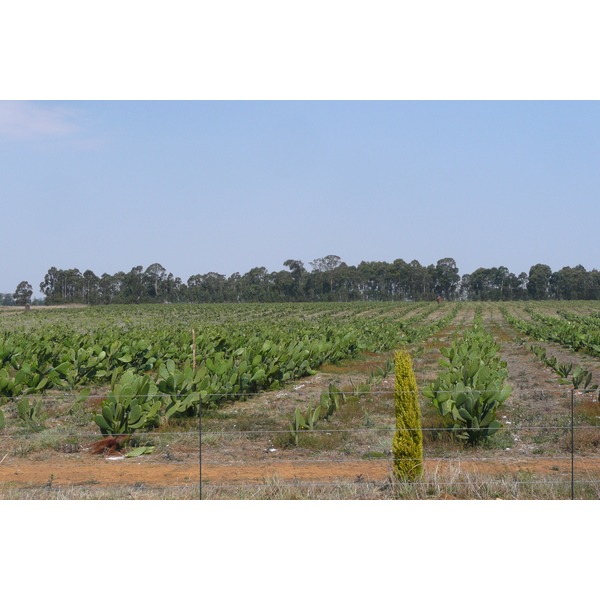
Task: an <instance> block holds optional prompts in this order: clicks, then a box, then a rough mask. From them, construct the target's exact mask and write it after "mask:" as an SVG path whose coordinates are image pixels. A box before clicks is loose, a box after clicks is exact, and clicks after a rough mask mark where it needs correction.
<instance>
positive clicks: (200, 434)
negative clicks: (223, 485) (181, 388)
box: [198, 400, 202, 500]
mask: <svg viewBox="0 0 600 600" xmlns="http://www.w3.org/2000/svg"><path fill="white" fill-rule="evenodd" d="M198 462H199V471H200V500H202V400H200V403H199V404H198Z"/></svg>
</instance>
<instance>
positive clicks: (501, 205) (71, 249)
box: [0, 101, 600, 296]
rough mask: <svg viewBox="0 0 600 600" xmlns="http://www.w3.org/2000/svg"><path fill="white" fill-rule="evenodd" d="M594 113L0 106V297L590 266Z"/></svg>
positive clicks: (214, 104)
mask: <svg viewBox="0 0 600 600" xmlns="http://www.w3.org/2000/svg"><path fill="white" fill-rule="evenodd" d="M599 134H600V104H599V103H598V102H585V101H564V102H563V101H80V102H60V101H59V102H56V101H53V102H42V101H35V102H22V101H2V102H0V197H1V198H2V215H3V223H4V227H3V247H4V249H5V252H4V257H5V259H4V261H3V265H2V269H1V272H0V291H2V292H13V291H14V289H15V287H16V286H17V284H18V283H19V282H20V281H22V280H26V281H28V282H29V283H31V284H32V285H33V288H34V295H38V296H39V295H41V294H40V293H39V283H40V281H42V279H43V277H44V275H45V273H46V272H47V270H48V269H49V268H50V267H53V266H54V267H57V268H59V269H68V268H78V269H80V270H81V271H82V272H83V271H84V270H86V269H91V270H93V271H94V272H95V273H96V274H97V275H102V274H103V273H105V272H106V273H110V274H113V273H115V272H117V271H129V270H130V269H131V268H132V267H135V266H137V265H142V266H143V267H144V268H146V267H147V266H149V265H150V264H152V263H154V262H158V263H160V264H162V265H163V267H165V269H167V271H170V272H172V273H173V274H174V275H175V276H179V277H181V278H182V280H183V281H186V280H187V278H188V277H190V276H191V275H194V274H198V273H207V272H209V271H216V272H218V273H223V274H225V275H230V274H231V273H233V272H236V271H238V272H240V273H245V272H246V271H248V270H249V269H251V268H252V267H256V266H264V267H266V268H267V269H268V270H269V271H273V270H280V269H283V268H284V267H283V262H284V261H285V260H286V259H289V258H293V259H298V260H302V261H304V263H305V265H306V266H307V267H308V266H309V265H308V263H309V262H310V261H311V260H314V259H315V258H317V257H322V256H325V255H328V254H337V255H338V256H340V257H341V258H342V260H343V261H345V262H346V263H347V264H350V265H357V264H358V263H359V262H360V261H363V260H365V261H378V260H381V261H389V262H391V261H393V260H395V259H396V258H402V259H404V260H406V261H411V260H413V259H416V260H418V261H419V262H421V263H422V264H424V265H427V264H431V263H435V262H436V261H437V260H439V259H441V258H445V257H452V258H454V259H455V260H456V262H457V264H458V267H459V269H460V272H461V274H464V273H470V272H472V271H473V270H475V269H476V268H478V267H492V266H500V265H504V266H506V267H507V268H508V269H510V270H511V271H513V272H515V273H516V274H518V273H520V272H521V271H528V270H529V268H530V267H531V265H533V264H536V263H538V262H542V263H545V264H548V265H549V266H550V267H551V268H552V269H553V270H556V269H560V268H561V267H563V266H567V265H568V266H575V265H577V264H582V265H583V266H584V267H586V268H587V269H592V268H600V256H599V254H598V245H599V244H598V241H597V240H596V235H595V231H594V225H595V224H596V223H597V222H598V219H599V217H600V202H599V196H600V195H599V192H600V170H599V169H598V165H599V164H600V135H599Z"/></svg>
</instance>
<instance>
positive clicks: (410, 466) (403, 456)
mask: <svg viewBox="0 0 600 600" xmlns="http://www.w3.org/2000/svg"><path fill="white" fill-rule="evenodd" d="M395 365H396V397H395V404H396V429H397V430H398V431H396V432H395V433H394V440H393V442H392V452H393V453H394V473H395V475H396V477H398V478H399V479H404V480H413V479H416V478H417V477H419V476H420V475H421V474H422V473H423V431H422V429H421V410H420V408H419V394H418V390H417V380H416V379H415V374H414V372H413V369H412V360H411V358H410V355H409V354H408V352H402V351H401V352H396V359H395Z"/></svg>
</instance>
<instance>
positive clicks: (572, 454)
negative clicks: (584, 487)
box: [571, 389, 575, 500]
mask: <svg viewBox="0 0 600 600" xmlns="http://www.w3.org/2000/svg"><path fill="white" fill-rule="evenodd" d="M571 500H575V389H572V390H571Z"/></svg>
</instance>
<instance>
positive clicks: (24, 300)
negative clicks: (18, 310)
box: [13, 281, 33, 306]
mask: <svg viewBox="0 0 600 600" xmlns="http://www.w3.org/2000/svg"><path fill="white" fill-rule="evenodd" d="M31 296H33V288H32V287H31V284H30V283H29V282H28V281H21V283H19V285H18V286H17V289H16V290H15V293H14V294H13V298H14V300H15V304H16V305H17V306H25V305H26V304H29V303H30V302H31Z"/></svg>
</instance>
